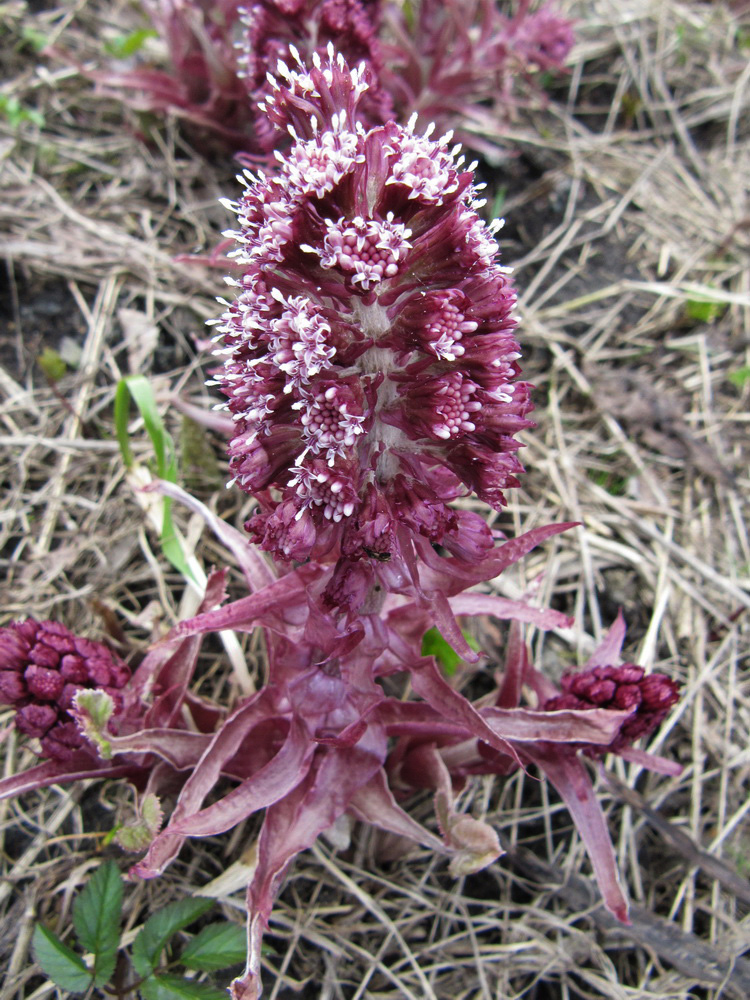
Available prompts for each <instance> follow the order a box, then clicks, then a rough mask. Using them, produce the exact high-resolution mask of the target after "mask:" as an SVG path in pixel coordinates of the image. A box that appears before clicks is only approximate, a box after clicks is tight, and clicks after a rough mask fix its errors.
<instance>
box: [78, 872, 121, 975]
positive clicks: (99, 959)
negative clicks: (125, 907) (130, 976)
mask: <svg viewBox="0 0 750 1000" xmlns="http://www.w3.org/2000/svg"><path fill="white" fill-rule="evenodd" d="M121 913H122V876H121V875H120V871H119V869H118V867H117V865H116V864H115V863H114V861H105V862H104V863H103V864H102V865H100V867H99V868H97V870H96V871H95V872H94V874H93V875H92V876H91V878H90V879H89V881H88V884H87V886H86V888H85V889H84V890H83V891H82V892H81V893H80V895H79V896H78V897H77V898H76V900H75V902H74V903H73V925H74V927H75V929H76V934H77V935H78V940H79V941H80V943H81V947H82V948H83V949H84V951H86V952H91V954H93V956H94V968H93V976H94V978H93V985H94V986H103V985H104V983H107V982H109V980H110V979H111V978H112V973H113V972H114V971H115V962H116V961H117V946H118V944H119V942H120V916H121Z"/></svg>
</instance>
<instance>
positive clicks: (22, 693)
mask: <svg viewBox="0 0 750 1000" xmlns="http://www.w3.org/2000/svg"><path fill="white" fill-rule="evenodd" d="M129 680H130V669H129V668H128V667H127V665H126V664H125V663H123V662H122V660H120V659H119V658H118V657H116V656H115V655H114V653H112V652H111V651H110V650H109V649H108V648H107V647H106V646H104V645H102V643H100V642H92V641H91V640H90V639H83V638H81V637H80V636H76V635H73V633H72V632H69V631H68V629H67V628H65V626H64V625H61V624H60V623H59V622H53V621H44V622H37V621H35V620H34V619H33V618H27V619H26V620H25V621H22V622H12V623H11V624H10V625H9V626H8V627H7V628H3V629H0V703H2V704H5V705H12V706H13V707H14V708H15V709H16V718H15V722H16V726H17V728H18V729H19V730H20V731H21V732H22V733H24V734H25V735H26V736H32V737H36V738H37V739H39V740H40V741H41V756H43V757H51V758H52V759H53V760H59V761H64V760H67V759H68V758H69V757H70V755H71V753H72V751H73V750H75V749H78V748H79V747H82V746H84V745H85V746H89V744H88V743H87V742H86V741H85V740H84V738H83V736H82V735H81V733H80V731H79V729H78V726H77V725H76V723H75V721H74V719H73V715H72V714H71V708H72V707H73V698H74V697H75V695H76V694H77V693H78V692H79V691H84V690H87V689H91V688H97V689H100V690H103V691H106V692H107V694H109V695H110V696H111V697H112V699H113V701H114V703H115V711H117V710H118V708H120V707H121V706H122V695H121V694H120V689H121V688H123V687H124V686H125V685H126V684H127V683H128V681H129Z"/></svg>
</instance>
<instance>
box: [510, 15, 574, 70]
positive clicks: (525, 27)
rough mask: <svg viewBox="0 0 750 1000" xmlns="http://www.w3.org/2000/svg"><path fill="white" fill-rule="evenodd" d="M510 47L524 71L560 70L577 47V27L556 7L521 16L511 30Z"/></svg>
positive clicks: (516, 19) (513, 23)
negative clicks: (574, 30)
mask: <svg viewBox="0 0 750 1000" xmlns="http://www.w3.org/2000/svg"><path fill="white" fill-rule="evenodd" d="M508 36H509V45H510V48H511V51H512V53H513V55H514V56H515V57H516V59H517V60H518V62H519V63H520V64H521V67H522V69H525V70H526V71H528V70H529V69H537V70H541V71H542V72H545V71H547V70H551V69H560V67H561V66H562V65H563V63H564V62H565V60H566V59H567V57H568V53H569V52H570V50H571V49H572V48H573V45H574V44H575V34H574V32H573V25H572V24H571V22H570V21H567V20H566V19H565V18H564V17H561V16H560V15H559V14H558V13H557V12H556V11H555V10H554V9H553V8H552V7H540V8H539V9H538V10H535V11H534V12H533V13H530V14H526V16H525V17H517V18H515V19H514V20H513V21H512V22H511V26H510V27H509V30H508Z"/></svg>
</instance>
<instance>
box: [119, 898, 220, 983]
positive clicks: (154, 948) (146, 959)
mask: <svg viewBox="0 0 750 1000" xmlns="http://www.w3.org/2000/svg"><path fill="white" fill-rule="evenodd" d="M213 905H214V900H213V899H207V898H205V897H203V898H201V897H198V898H197V899H180V900H178V901H177V902H176V903H170V904H169V906H165V907H164V909H163V910H158V911H157V912H156V913H154V914H153V915H152V916H150V917H149V918H148V920H147V921H146V923H145V924H144V925H143V927H142V928H141V931H140V933H139V935H138V937H137V938H136V939H135V942H134V944H133V965H134V966H135V970H136V972H137V973H138V975H139V976H150V975H151V973H152V972H153V971H154V969H155V968H156V966H157V963H158V961H159V956H160V955H161V953H162V951H163V950H164V946H165V945H166V943H167V941H169V939H170V938H171V937H172V935H173V934H175V933H176V932H177V931H179V930H182V928H183V927H188V926H189V925H190V924H192V923H193V921H194V920H197V919H198V917H201V916H203V914H204V913H206V912H207V911H208V910H210V909H211V907H212V906H213Z"/></svg>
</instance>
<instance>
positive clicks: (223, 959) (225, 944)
mask: <svg viewBox="0 0 750 1000" xmlns="http://www.w3.org/2000/svg"><path fill="white" fill-rule="evenodd" d="M246 956H247V934H246V932H245V928H244V927H241V926H240V925H239V924H232V923H229V922H228V921H227V922H226V923H221V924H209V925H208V927H204V928H203V930H202V931H200V932H199V933H198V934H196V935H195V937H194V938H193V939H192V941H190V942H189V943H188V946H187V947H186V948H185V950H184V951H183V953H182V954H181V955H180V962H182V964H183V965H184V966H186V967H187V968H188V969H195V970H197V971H198V972H215V971H216V970H217V969H226V968H227V967H228V966H230V965H237V964H238V963H239V962H244V961H245V958H246Z"/></svg>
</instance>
